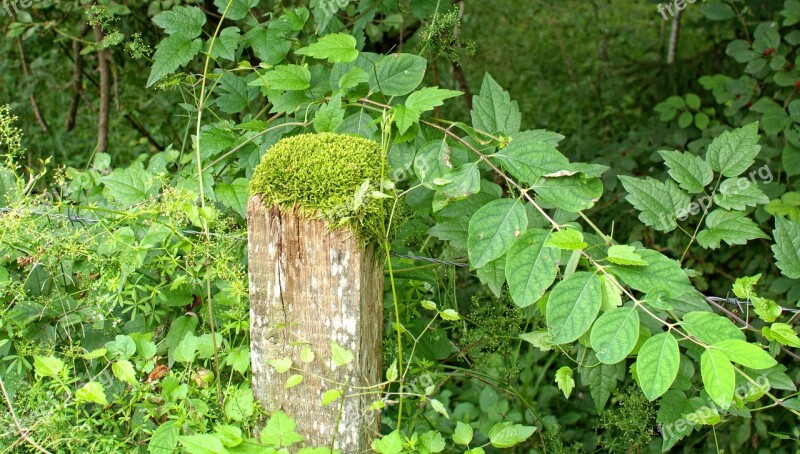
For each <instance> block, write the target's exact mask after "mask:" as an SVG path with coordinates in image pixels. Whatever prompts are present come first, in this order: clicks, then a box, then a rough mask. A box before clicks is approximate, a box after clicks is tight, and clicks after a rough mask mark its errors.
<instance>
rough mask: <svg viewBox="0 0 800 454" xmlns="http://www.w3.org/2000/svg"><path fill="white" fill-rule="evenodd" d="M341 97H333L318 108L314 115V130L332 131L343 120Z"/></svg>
mask: <svg viewBox="0 0 800 454" xmlns="http://www.w3.org/2000/svg"><path fill="white" fill-rule="evenodd" d="M344 113H345V112H344V109H343V108H342V99H341V98H338V97H337V98H334V99H332V100H331V101H330V102H328V103H325V104H323V105H322V107H320V108H319V111H317V114H316V115H315V116H314V130H315V131H317V132H334V131H336V128H338V127H339V125H341V124H342V122H344Z"/></svg>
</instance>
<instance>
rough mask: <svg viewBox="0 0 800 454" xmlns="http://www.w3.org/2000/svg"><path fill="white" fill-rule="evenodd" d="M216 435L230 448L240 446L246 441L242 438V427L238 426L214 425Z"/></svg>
mask: <svg viewBox="0 0 800 454" xmlns="http://www.w3.org/2000/svg"><path fill="white" fill-rule="evenodd" d="M214 436H215V437H217V438H219V439H220V441H222V444H223V445H225V446H227V447H229V448H231V447H235V446H238V445H239V444H241V443H242V441H244V440H243V439H242V429H240V428H238V427H236V426H229V425H224V426H223V425H219V426H214Z"/></svg>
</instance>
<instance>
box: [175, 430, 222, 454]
mask: <svg viewBox="0 0 800 454" xmlns="http://www.w3.org/2000/svg"><path fill="white" fill-rule="evenodd" d="M178 441H180V442H181V446H183V449H184V450H186V452H187V453H189V454H226V453H227V452H228V450H227V449H225V445H223V444H222V441H221V440H220V439H219V438H217V437H215V436H213V435H211V434H197V435H181V436H180V437H178Z"/></svg>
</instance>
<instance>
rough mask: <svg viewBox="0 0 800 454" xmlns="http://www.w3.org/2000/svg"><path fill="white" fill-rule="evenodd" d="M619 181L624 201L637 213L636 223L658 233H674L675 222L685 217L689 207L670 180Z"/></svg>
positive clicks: (630, 179) (685, 195) (628, 179)
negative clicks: (682, 214) (683, 215)
mask: <svg viewBox="0 0 800 454" xmlns="http://www.w3.org/2000/svg"><path fill="white" fill-rule="evenodd" d="M619 179H620V181H621V182H622V186H623V187H624V188H625V191H626V192H627V193H628V195H627V196H626V197H625V200H627V201H628V202H630V204H631V205H633V206H634V207H636V209H637V210H639V211H640V213H639V220H640V221H642V222H644V223H645V225H648V226H652V227H653V228H654V229H656V230H658V231H661V232H671V231H672V230H675V228H676V227H677V226H678V224H677V223H676V222H675V219H677V218H678V217H679V216H680V215H681V213H686V212H687V210H688V207H689V204H690V199H689V196H688V195H687V194H686V193H684V192H683V191H682V190H681V189H680V188H679V187H678V186H677V185H676V184H675V183H673V182H672V181H671V180H668V181H667V182H666V183H662V182H660V181H658V180H656V179H653V178H650V177H647V178H644V179H641V178H634V177H628V176H620V177H619Z"/></svg>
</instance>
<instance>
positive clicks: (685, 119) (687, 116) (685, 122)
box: [678, 112, 694, 129]
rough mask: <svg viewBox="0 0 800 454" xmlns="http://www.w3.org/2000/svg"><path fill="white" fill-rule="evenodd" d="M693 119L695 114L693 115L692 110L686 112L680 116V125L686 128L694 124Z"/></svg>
mask: <svg viewBox="0 0 800 454" xmlns="http://www.w3.org/2000/svg"><path fill="white" fill-rule="evenodd" d="M693 121H694V115H692V113H691V112H684V113H682V114H681V116H680V117H678V126H680V128H681V129H686V128H688V127H689V125H691V124H692V122H693Z"/></svg>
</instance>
